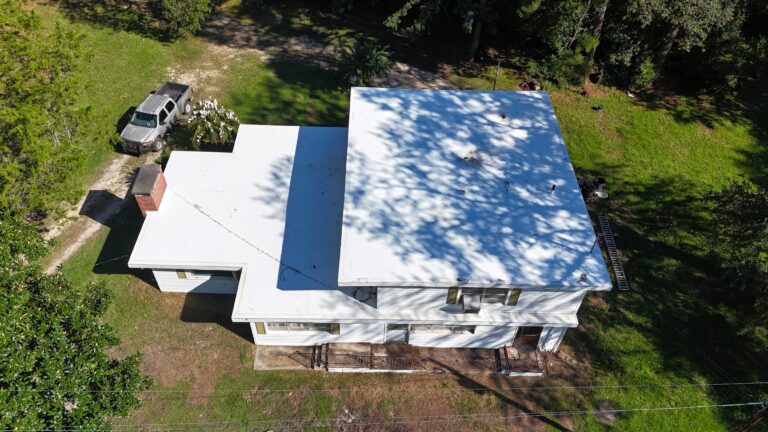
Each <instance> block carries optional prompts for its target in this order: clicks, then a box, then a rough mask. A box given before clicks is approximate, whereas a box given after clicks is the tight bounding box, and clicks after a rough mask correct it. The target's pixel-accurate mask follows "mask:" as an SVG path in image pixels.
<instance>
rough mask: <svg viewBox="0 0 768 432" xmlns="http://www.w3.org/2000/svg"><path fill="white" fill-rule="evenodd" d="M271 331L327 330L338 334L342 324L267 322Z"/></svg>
mask: <svg viewBox="0 0 768 432" xmlns="http://www.w3.org/2000/svg"><path fill="white" fill-rule="evenodd" d="M267 328H268V329H269V330H270V331H285V332H294V331H314V332H326V333H330V334H334V335H337V334H339V333H341V331H340V330H341V326H340V325H339V324H337V323H309V322H271V323H267Z"/></svg>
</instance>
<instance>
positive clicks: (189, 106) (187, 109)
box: [184, 100, 192, 114]
mask: <svg viewBox="0 0 768 432" xmlns="http://www.w3.org/2000/svg"><path fill="white" fill-rule="evenodd" d="M191 112H192V103H191V102H190V101H189V100H187V101H186V102H184V114H189V113H191Z"/></svg>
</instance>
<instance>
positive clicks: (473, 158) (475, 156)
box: [462, 150, 483, 165]
mask: <svg viewBox="0 0 768 432" xmlns="http://www.w3.org/2000/svg"><path fill="white" fill-rule="evenodd" d="M462 159H463V160H464V162H468V163H471V164H476V165H482V164H483V154H482V153H480V151H479V150H472V151H470V152H468V153H467V154H466V155H464V157H463V158H462Z"/></svg>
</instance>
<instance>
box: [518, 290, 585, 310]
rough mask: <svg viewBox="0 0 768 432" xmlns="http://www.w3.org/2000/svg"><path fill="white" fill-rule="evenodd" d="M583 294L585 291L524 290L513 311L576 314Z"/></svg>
mask: <svg viewBox="0 0 768 432" xmlns="http://www.w3.org/2000/svg"><path fill="white" fill-rule="evenodd" d="M585 293H586V291H585V290H582V291H543V290H534V289H524V290H523V291H522V293H521V294H520V298H519V299H518V300H517V306H515V309H516V310H524V311H526V312H557V313H576V311H577V310H579V306H580V305H581V300H582V299H584V294H585Z"/></svg>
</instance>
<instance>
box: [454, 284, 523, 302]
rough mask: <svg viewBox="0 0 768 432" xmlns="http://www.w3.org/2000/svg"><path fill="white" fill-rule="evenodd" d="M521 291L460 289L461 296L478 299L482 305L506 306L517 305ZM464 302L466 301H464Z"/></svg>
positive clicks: (515, 289)
mask: <svg viewBox="0 0 768 432" xmlns="http://www.w3.org/2000/svg"><path fill="white" fill-rule="evenodd" d="M520 292H521V290H520V289H519V288H512V289H507V288H462V289H461V295H462V296H475V299H477V298H478V297H479V298H480V303H482V304H506V305H507V306H515V305H517V300H518V299H519V298H520ZM465 300H466V299H465Z"/></svg>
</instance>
